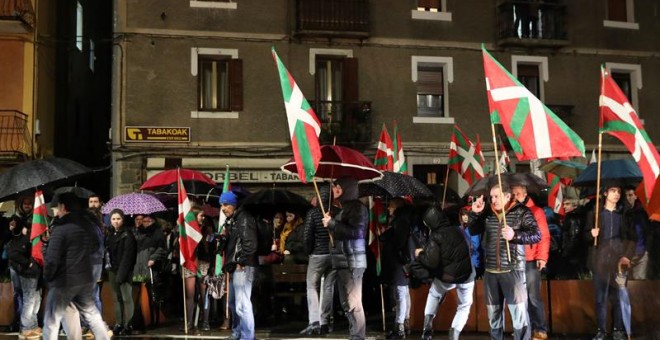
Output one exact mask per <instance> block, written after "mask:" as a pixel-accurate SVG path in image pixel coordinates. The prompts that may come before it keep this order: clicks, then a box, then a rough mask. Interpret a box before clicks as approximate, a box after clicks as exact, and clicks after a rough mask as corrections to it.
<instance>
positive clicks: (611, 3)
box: [607, 0, 628, 22]
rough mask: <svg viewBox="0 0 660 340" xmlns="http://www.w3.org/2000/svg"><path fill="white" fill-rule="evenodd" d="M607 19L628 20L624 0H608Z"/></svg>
mask: <svg viewBox="0 0 660 340" xmlns="http://www.w3.org/2000/svg"><path fill="white" fill-rule="evenodd" d="M607 19H609V20H612V21H623V22H626V21H628V13H626V0H608V1H607Z"/></svg>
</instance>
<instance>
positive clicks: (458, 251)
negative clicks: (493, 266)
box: [415, 207, 476, 340]
mask: <svg viewBox="0 0 660 340" xmlns="http://www.w3.org/2000/svg"><path fill="white" fill-rule="evenodd" d="M423 221H424V224H425V225H426V226H427V227H429V229H431V234H430V236H429V241H428V242H427V243H426V244H425V245H424V247H423V248H421V249H416V250H415V255H416V257H417V261H419V263H421V264H422V265H423V266H424V267H426V268H428V269H429V272H430V274H431V276H433V283H432V284H431V289H430V290H429V295H428V296H427V298H426V307H425V308H424V330H423V332H422V339H424V340H429V339H431V337H432V335H433V318H435V314H436V310H437V309H438V305H439V304H440V302H441V301H442V298H443V296H444V295H445V294H446V293H447V292H448V291H450V290H452V289H454V288H456V293H457V296H458V306H457V308H456V314H455V315H454V320H453V321H452V324H451V329H450V330H449V339H450V340H452V339H453V340H457V339H458V337H459V334H460V333H461V331H462V330H463V327H464V326H465V323H466V322H467V319H468V316H469V315H470V306H472V292H473V291H474V278H475V276H476V272H475V270H474V266H473V265H472V259H471V258H470V246H469V244H468V243H469V240H468V239H467V237H466V235H465V233H464V232H463V230H461V227H460V226H456V225H452V224H451V223H450V222H449V219H447V217H446V216H445V214H444V213H443V212H441V211H440V210H438V209H437V208H435V207H431V208H429V209H428V210H427V211H426V213H424V217H423Z"/></svg>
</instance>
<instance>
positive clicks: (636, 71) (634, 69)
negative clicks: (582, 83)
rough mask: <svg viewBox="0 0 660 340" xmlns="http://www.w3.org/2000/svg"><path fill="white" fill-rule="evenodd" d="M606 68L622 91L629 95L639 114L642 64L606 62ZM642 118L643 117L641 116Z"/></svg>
mask: <svg viewBox="0 0 660 340" xmlns="http://www.w3.org/2000/svg"><path fill="white" fill-rule="evenodd" d="M605 68H606V69H607V70H608V71H609V72H610V74H611V75H612V79H614V81H615V82H616V83H617V85H619V87H620V88H621V91H623V93H624V94H625V95H626V97H628V100H629V101H630V105H632V106H633V108H634V109H635V110H636V111H637V115H638V116H639V97H638V93H637V90H641V89H642V66H641V65H638V64H619V63H605ZM640 118H641V117H640Z"/></svg>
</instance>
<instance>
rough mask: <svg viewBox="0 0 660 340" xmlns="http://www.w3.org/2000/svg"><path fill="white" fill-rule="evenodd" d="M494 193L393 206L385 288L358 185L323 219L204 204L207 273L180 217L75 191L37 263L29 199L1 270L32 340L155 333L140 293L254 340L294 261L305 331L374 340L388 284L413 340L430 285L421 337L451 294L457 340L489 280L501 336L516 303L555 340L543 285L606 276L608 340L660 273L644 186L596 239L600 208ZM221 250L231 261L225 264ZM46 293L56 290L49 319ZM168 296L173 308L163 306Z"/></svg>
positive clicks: (517, 317) (344, 185) (346, 189)
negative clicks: (611, 304) (344, 331)
mask: <svg viewBox="0 0 660 340" xmlns="http://www.w3.org/2000/svg"><path fill="white" fill-rule="evenodd" d="M485 196H486V197H484V196H479V197H473V198H472V199H471V201H470V202H469V203H468V204H465V205H462V206H456V205H453V206H452V207H450V208H447V209H441V208H442V207H441V206H438V205H437V204H430V205H423V206H420V205H419V204H417V202H414V200H412V199H407V198H390V199H388V200H387V201H386V208H387V215H388V217H387V218H386V219H385V220H383V221H381V222H382V223H380V225H379V227H377V230H376V231H375V232H376V234H377V236H378V239H379V241H380V242H381V244H382V247H381V248H380V254H381V258H380V261H379V262H378V266H381V267H379V268H378V270H379V272H378V276H376V277H374V276H373V275H372V274H370V271H372V270H373V269H374V267H376V266H377V264H376V263H374V256H373V254H372V253H371V251H370V246H369V244H368V243H369V223H370V217H369V209H368V208H367V204H365V202H364V200H361V198H360V197H359V193H358V183H357V181H356V180H355V179H352V178H348V177H344V178H340V179H337V180H336V181H335V182H334V183H333V184H332V185H331V186H328V187H322V188H321V192H320V195H318V196H317V195H314V197H313V198H312V206H313V207H312V208H311V209H308V210H306V211H300V210H297V209H294V208H291V209H286V208H285V209H282V211H279V210H278V211H274V212H270V213H269V214H268V215H266V216H264V214H261V213H259V211H258V210H257V211H255V210H254V209H247V208H245V207H244V206H242V205H241V204H239V203H240V202H239V198H238V197H237V196H236V195H235V194H234V193H233V192H231V191H228V192H225V193H223V194H222V195H221V196H220V198H219V203H220V211H221V212H222V213H223V214H224V216H226V220H225V221H224V223H223V225H222V226H220V227H221V228H218V227H219V226H218V225H217V219H215V218H212V217H211V216H209V215H208V214H207V212H205V210H204V209H202V208H201V206H194V207H193V212H194V214H195V216H196V217H197V222H198V224H199V226H200V229H201V235H202V238H201V241H200V242H199V244H198V245H197V248H196V251H195V253H196V259H197V268H198V269H197V272H193V271H191V270H189V269H188V268H185V267H183V268H182V267H181V266H179V250H178V233H177V231H176V230H175V229H174V228H173V225H175V223H176V222H175V221H174V220H168V219H167V218H166V217H164V216H160V217H157V216H154V215H149V214H145V215H135V216H126V215H125V214H124V212H123V211H121V210H119V209H115V210H112V211H111V212H110V213H109V214H107V215H104V214H101V206H102V205H103V202H102V200H101V199H100V197H98V196H91V197H89V198H88V200H87V202H82V201H81V199H80V198H79V197H77V196H75V195H74V194H71V193H64V194H59V195H56V196H55V197H54V199H53V200H52V202H51V203H50V204H49V208H51V209H52V211H51V212H52V215H53V218H52V221H51V222H50V227H49V233H48V236H47V237H42V239H41V241H42V242H43V259H44V262H43V263H39V262H38V261H36V259H35V258H34V257H33V256H32V252H31V248H32V245H33V242H31V241H30V237H29V236H30V229H31V224H32V221H33V216H32V215H33V209H34V208H33V205H34V202H33V198H32V197H21V198H19V199H18V200H17V202H16V211H15V213H14V214H13V215H12V216H11V217H9V218H7V219H4V220H3V221H2V234H1V239H2V252H3V257H2V261H3V262H2V266H3V268H2V270H3V271H8V272H9V276H10V277H11V282H12V284H13V287H14V302H15V309H16V320H15V323H14V326H15V327H16V329H17V330H18V331H19V332H20V333H19V334H20V337H22V338H38V337H41V336H43V338H45V339H55V338H57V336H58V334H59V333H60V328H61V329H62V330H63V331H64V332H65V333H66V334H67V335H68V336H69V338H72V339H79V338H82V337H85V336H91V335H93V336H94V337H95V338H97V339H107V338H110V337H111V336H113V335H134V334H140V333H143V332H146V331H147V327H146V325H145V322H144V320H142V319H143V317H142V315H143V311H142V310H140V304H139V303H137V301H136V296H135V294H134V290H135V288H136V287H137V286H139V285H140V284H145V285H146V287H147V293H148V294H149V299H148V300H149V303H150V308H149V309H150V320H151V326H152V327H158V324H159V316H160V313H161V309H162V311H163V312H164V313H165V314H166V315H177V316H178V313H177V312H178V311H179V310H183V308H184V305H183V304H180V305H177V304H178V301H184V300H185V311H186V315H187V318H186V321H187V324H185V325H182V327H181V328H182V330H184V331H191V332H204V331H209V330H211V325H212V324H214V327H215V323H217V325H218V327H220V328H221V329H230V330H231V336H230V339H254V338H255V324H256V325H257V326H258V325H259V323H261V322H262V321H263V320H261V318H260V317H261V315H259V314H257V315H256V316H255V309H254V308H253V304H259V305H261V306H264V307H267V308H266V309H263V308H260V310H262V309H263V310H268V311H271V312H272V311H273V308H279V309H280V310H279V311H281V312H282V313H287V303H288V302H282V303H280V302H278V301H274V300H273V298H272V294H257V295H256V296H253V294H252V291H253V288H254V289H270V290H272V289H276V288H275V287H274V284H273V283H272V282H271V280H269V277H268V274H267V273H269V271H268V270H266V268H268V267H269V266H273V265H277V264H280V263H294V264H306V265H307V279H306V283H305V284H306V287H304V289H305V290H306V297H307V299H306V308H301V309H302V310H306V311H307V313H306V315H305V317H306V319H307V320H308V326H307V327H305V328H304V329H302V330H301V331H300V333H301V335H306V336H314V335H323V334H328V333H332V332H337V330H336V329H335V327H334V321H335V318H336V317H337V315H342V316H344V317H345V318H346V320H347V322H348V325H349V326H348V332H349V334H350V338H351V339H364V338H365V336H366V329H367V325H366V318H365V307H364V306H363V299H362V294H363V291H369V290H370V289H372V288H373V287H375V286H377V285H380V284H383V285H385V286H386V287H388V288H389V290H390V294H388V298H387V299H386V301H387V304H388V307H391V308H387V310H391V311H392V315H390V316H389V319H391V320H392V325H391V328H390V330H388V332H387V333H386V338H388V339H405V338H406V337H408V336H409V335H410V325H409V322H408V320H409V319H410V313H411V298H410V287H413V288H414V287H418V286H419V285H421V284H428V285H429V293H428V296H427V300H426V305H425V307H424V323H423V332H422V339H431V338H432V337H433V320H434V318H435V316H436V313H437V309H438V306H439V304H441V303H442V301H443V297H444V296H445V294H446V293H447V292H448V291H450V290H452V289H455V290H456V291H457V296H458V306H457V310H456V313H455V316H454V319H453V322H452V324H451V329H450V330H449V338H450V339H458V338H459V336H460V333H461V332H462V330H463V328H464V326H465V325H466V322H467V320H468V318H469V312H470V307H471V305H472V303H473V291H474V286H475V280H479V279H480V280H483V283H484V287H485V293H486V309H487V312H488V321H489V325H490V333H491V337H492V338H493V339H503V338H504V324H503V320H504V307H505V306H506V307H508V309H509V313H510V317H511V320H512V323H513V328H514V329H513V334H514V338H515V339H530V338H531V339H546V338H547V333H548V330H549V329H548V324H547V321H546V315H545V306H544V305H543V302H542V299H541V296H540V285H541V278H542V276H546V277H548V278H557V279H560V278H570V279H576V278H592V279H593V282H594V287H595V295H596V306H595V310H596V315H597V320H596V321H597V325H598V329H597V330H596V336H595V337H594V339H597V340H600V339H605V338H606V336H607V333H608V329H607V328H606V326H607V310H608V306H607V303H608V300H609V299H614V300H616V298H617V294H614V293H613V288H614V287H615V285H614V279H615V276H616V275H617V273H621V272H624V273H628V276H627V277H628V278H631V279H636V280H637V279H647V278H655V277H657V276H658V275H660V271H658V270H656V268H655V266H656V265H657V263H658V262H659V261H655V258H656V257H657V254H655V253H654V250H653V246H652V245H653V243H654V242H656V241H655V240H656V238H655V237H654V234H655V229H657V228H654V227H653V226H652V224H654V223H655V222H652V221H649V219H648V217H647V216H646V214H645V212H644V209H643V208H641V206H640V204H639V200H638V199H637V197H636V196H635V191H634V190H633V189H630V188H622V187H620V186H609V187H608V188H605V190H603V192H602V197H601V199H600V206H599V210H600V212H599V217H600V218H599V220H598V228H593V227H594V226H596V221H595V220H594V216H595V213H594V210H595V209H594V208H595V202H594V201H595V200H583V201H582V202H580V201H578V199H577V198H566V199H565V200H564V208H565V212H566V213H565V215H563V216H558V215H556V214H553V213H552V212H551V211H550V212H548V210H549V209H548V208H547V207H545V208H543V207H540V206H537V204H538V205H541V204H539V202H538V201H539V200H538V199H537V200H536V201H535V199H534V198H532V197H531V196H530V195H529V194H528V192H527V188H526V187H525V186H524V185H517V184H516V183H502V184H497V185H494V186H492V187H491V188H490V191H489V192H488V194H487V195H485ZM580 203H581V204H580ZM263 230H267V232H266V235H267V239H266V240H265V241H264V237H263V234H264V232H263ZM372 231H374V230H372ZM594 239H596V240H597V244H598V246H594V244H595V243H596V242H594ZM264 242H267V244H265V251H264V250H263V249H264V244H263V243H264ZM656 248H657V247H656ZM218 255H221V256H222V258H223V259H224V261H223V262H218V261H216V256H218ZM218 266H221V268H220V267H218ZM218 273H224V274H223V275H225V276H223V278H224V277H228V280H227V282H228V286H227V294H225V295H224V296H223V297H222V299H214V298H212V297H211V296H210V295H211V294H210V293H209V291H210V290H211V289H210V287H209V286H208V285H209V284H210V283H209V282H210V281H209V278H210V277H213V276H216V275H217V274H218ZM264 273H266V274H264ZM271 275H272V274H271ZM181 277H183V278H184V279H183V280H184V285H183V288H182V285H181V281H180V280H181ZM106 282H107V283H109V286H110V290H111V292H112V298H113V302H114V316H115V318H114V320H115V324H114V325H111V326H110V327H109V326H108V325H106V323H105V322H104V321H103V319H102V317H101V311H102V308H103V306H102V301H101V295H100V290H101V288H102V286H103V284H104V283H106ZM363 283H364V284H363ZM44 286H47V287H48V294H47V296H46V297H45V301H44V315H43V319H42V320H39V319H38V317H37V315H38V314H37V311H38V310H39V309H40V306H41V303H42V302H41V296H42V293H41V288H42V287H44ZM253 286H254V287H253ZM138 298H139V297H138ZM225 299H227V300H228V301H226V300H225ZM166 300H167V301H172V302H173V303H168V304H167V305H165V304H163V301H166ZM337 302H338V303H337ZM274 304H276V306H275V305H274ZM177 306H178V307H177ZM226 306H228V308H227V309H228V313H226V312H225V310H226V308H225V307H226ZM301 307H304V306H301ZM368 307H369V306H367V308H368ZM168 308H169V309H168ZM618 310H619V309H618V308H612V311H613V319H612V325H613V329H612V330H611V331H612V336H613V338H614V339H624V338H625V332H624V329H623V324H622V316H621V313H620V311H619V312H617V311H618ZM337 311H341V312H340V314H337ZM272 315H273V313H268V314H267V315H266V317H269V316H272ZM255 317H256V318H257V320H255ZM255 321H256V322H255ZM40 325H41V328H40V327H39V326H40Z"/></svg>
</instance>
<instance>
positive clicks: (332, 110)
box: [310, 49, 359, 124]
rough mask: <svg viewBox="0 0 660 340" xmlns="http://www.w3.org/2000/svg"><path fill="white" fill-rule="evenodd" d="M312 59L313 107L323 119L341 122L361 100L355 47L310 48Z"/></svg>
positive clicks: (324, 120)
mask: <svg viewBox="0 0 660 340" xmlns="http://www.w3.org/2000/svg"><path fill="white" fill-rule="evenodd" d="M312 63H313V67H314V69H313V70H312V69H311V68H310V71H312V72H310V73H312V74H313V75H314V98H315V101H316V103H315V104H316V107H314V110H315V112H316V114H317V115H318V116H319V119H320V120H321V121H323V122H329V121H330V120H332V121H333V122H335V123H337V124H339V123H340V122H342V121H343V118H344V117H343V116H344V114H345V113H347V112H344V111H345V110H348V109H349V108H352V106H353V104H357V102H358V101H359V92H358V91H359V90H358V69H357V59H355V58H353V51H352V50H333V49H310V67H311V66H312V65H311V64H312Z"/></svg>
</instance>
